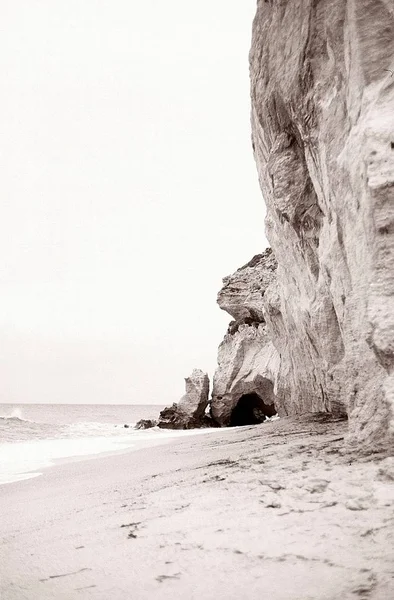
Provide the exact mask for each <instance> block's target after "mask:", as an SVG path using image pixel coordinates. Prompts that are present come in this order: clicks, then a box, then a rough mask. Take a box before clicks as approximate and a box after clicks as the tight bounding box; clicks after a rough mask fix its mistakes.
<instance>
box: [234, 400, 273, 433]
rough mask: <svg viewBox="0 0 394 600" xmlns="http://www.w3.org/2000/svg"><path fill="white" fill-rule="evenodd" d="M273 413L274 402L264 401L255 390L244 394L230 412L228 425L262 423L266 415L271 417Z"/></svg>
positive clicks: (237, 425)
mask: <svg viewBox="0 0 394 600" xmlns="http://www.w3.org/2000/svg"><path fill="white" fill-rule="evenodd" d="M275 414H276V408H275V404H274V403H269V404H268V403H265V402H264V400H263V399H262V398H261V397H260V396H259V395H258V394H256V392H252V393H250V394H244V395H243V396H241V397H240V399H239V400H238V402H237V404H236V406H235V407H234V409H233V411H232V413H231V419H230V427H240V426H241V425H257V424H258V423H263V421H265V419H266V417H273V416H274V415H275Z"/></svg>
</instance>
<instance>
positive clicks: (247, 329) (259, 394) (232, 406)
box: [211, 249, 279, 426]
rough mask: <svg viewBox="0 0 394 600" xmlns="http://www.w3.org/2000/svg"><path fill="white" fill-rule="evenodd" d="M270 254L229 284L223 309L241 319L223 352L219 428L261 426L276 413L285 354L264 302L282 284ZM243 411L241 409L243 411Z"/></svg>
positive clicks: (222, 295)
mask: <svg viewBox="0 0 394 600" xmlns="http://www.w3.org/2000/svg"><path fill="white" fill-rule="evenodd" d="M276 266H277V265H276V260H275V258H274V256H273V254H272V251H271V250H270V249H268V250H266V251H265V252H264V253H263V254H259V255H257V256H255V257H254V258H253V259H252V260H251V261H250V262H249V263H248V264H246V265H244V266H243V267H241V268H240V269H238V271H236V272H235V273H234V274H233V275H230V276H229V277H225V278H224V279H223V287H222V289H221V290H220V292H219V294H218V304H219V306H220V308H222V309H223V310H226V311H227V312H228V313H229V314H230V315H231V316H232V317H233V318H234V319H235V320H234V321H232V322H231V323H230V325H229V328H228V331H227V334H226V336H225V338H224V340H223V342H222V343H221V345H220V347H219V353H218V368H217V370H216V372H215V376H214V380H213V391H212V400H211V414H212V417H213V419H214V420H215V421H216V422H217V423H218V424H219V425H222V426H223V425H245V424H248V423H259V422H261V421H263V420H264V419H265V417H267V416H268V417H271V416H273V415H274V414H275V413H276V410H277V408H276V406H275V405H276V396H275V391H274V388H275V383H276V378H277V374H278V370H279V354H278V352H277V350H276V349H275V347H274V345H273V344H272V341H271V339H270V337H269V335H268V333H267V327H266V323H265V317H264V312H263V298H264V295H265V293H266V290H267V288H268V287H269V285H270V284H274V282H275V280H276ZM237 407H238V408H237Z"/></svg>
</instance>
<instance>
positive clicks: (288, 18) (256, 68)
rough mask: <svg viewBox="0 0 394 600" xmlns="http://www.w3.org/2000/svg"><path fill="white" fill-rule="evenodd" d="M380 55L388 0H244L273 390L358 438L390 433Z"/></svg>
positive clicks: (389, 32)
mask: <svg viewBox="0 0 394 600" xmlns="http://www.w3.org/2000/svg"><path fill="white" fill-rule="evenodd" d="M390 69H393V70H394V5H393V3H392V2H391V1H389V0H321V1H320V2H313V1H312V0H305V1H304V2H299V1H298V0H287V1H286V2H283V1H282V0H268V1H267V0H259V1H258V5H257V14H256V18H255V21H254V26H253V39H252V48H251V52H250V74H251V97H252V116H251V118H252V131H253V149H254V154H255V159H256V164H257V168H258V174H259V180H260V184H261V188H262V192H263V196H264V199H265V202H266V204H267V217H266V232H267V237H268V239H269V242H270V244H271V246H272V249H273V251H274V254H275V257H276V259H277V261H278V269H277V283H276V284H275V285H274V286H269V287H268V289H267V290H266V292H265V294H264V298H263V304H264V308H263V316H264V319H265V320H266V323H267V325H266V327H267V331H268V335H269V337H270V338H271V339H272V342H273V344H274V346H275V348H276V350H277V352H278V354H279V355H280V364H279V368H278V373H277V380H276V387H275V390H276V398H277V404H278V406H279V407H280V409H281V410H282V411H283V412H284V413H286V414H295V413H305V412H308V411H329V412H336V413H342V414H347V415H348V416H349V430H350V440H351V441H353V442H355V443H358V444H361V445H364V446H365V447H368V448H369V447H373V448H376V447H377V446H378V445H388V444H390V443H392V441H393V405H394V404H393V403H394V277H393V273H394V76H393V73H392V72H390ZM253 311H255V307H253ZM253 314H255V312H254V313H253ZM256 314H258V315H260V313H259V310H258V309H257V311H256ZM260 316H261V315H260Z"/></svg>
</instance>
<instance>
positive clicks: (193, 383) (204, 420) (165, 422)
mask: <svg viewBox="0 0 394 600" xmlns="http://www.w3.org/2000/svg"><path fill="white" fill-rule="evenodd" d="M185 382H186V394H185V395H184V396H182V398H181V399H180V401H179V402H178V403H177V404H176V403H175V402H174V404H173V405H172V406H170V407H167V408H165V409H164V410H162V411H161V413H160V417H159V422H158V426H159V427H161V428H162V429H193V428H195V427H206V426H209V425H210V424H211V422H210V419H209V417H207V416H206V415H205V410H206V408H207V406H208V396H209V377H208V375H207V374H206V373H203V371H201V370H200V369H194V370H193V373H192V374H191V376H190V377H186V379H185Z"/></svg>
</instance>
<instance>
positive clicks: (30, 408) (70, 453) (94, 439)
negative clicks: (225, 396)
mask: <svg viewBox="0 0 394 600" xmlns="http://www.w3.org/2000/svg"><path fill="white" fill-rule="evenodd" d="M162 409H163V406H152V405H150V406H148V405H139V406H137V405H134V406H131V405H113V404H111V405H98V404H84V405H81V404H79V405H76V404H60V405H59V404H57V405H54V404H17V405H12V404H0V484H3V483H10V482H12V481H18V480H22V479H29V478H31V477H36V476H37V475H40V474H41V473H42V469H44V468H46V467H49V466H52V465H53V464H55V463H56V462H57V461H61V460H63V461H66V460H67V459H71V460H72V457H77V456H78V457H81V456H82V457H84V456H85V457H88V456H92V455H95V454H100V453H103V452H115V451H119V450H125V449H133V448H135V449H136V448H138V447H141V446H142V445H154V444H157V443H160V441H165V440H166V439H168V438H171V437H179V436H182V435H188V434H189V435H190V433H194V434H196V433H197V432H196V431H194V432H190V431H171V430H161V429H159V428H157V427H155V428H153V429H147V430H137V429H135V428H134V426H135V424H136V423H137V421H139V420H140V419H155V418H157V417H158V415H159V412H160V410H162ZM124 425H128V426H129V427H128V428H125V427H124ZM203 431H204V430H198V432H203Z"/></svg>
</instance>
